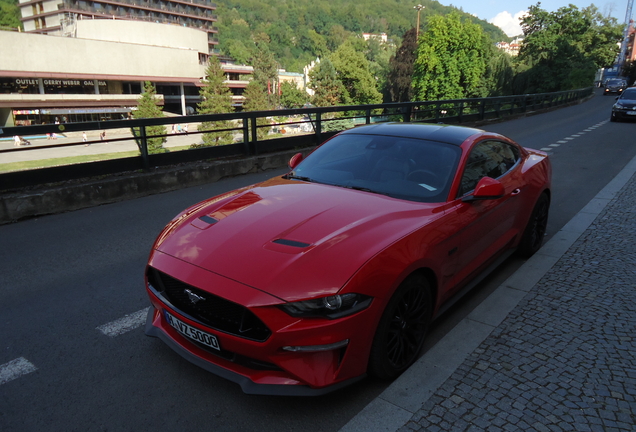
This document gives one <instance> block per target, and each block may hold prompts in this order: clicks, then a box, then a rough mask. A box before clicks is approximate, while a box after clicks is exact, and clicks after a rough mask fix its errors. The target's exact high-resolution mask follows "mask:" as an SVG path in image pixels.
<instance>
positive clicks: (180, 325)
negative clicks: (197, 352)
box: [164, 311, 221, 351]
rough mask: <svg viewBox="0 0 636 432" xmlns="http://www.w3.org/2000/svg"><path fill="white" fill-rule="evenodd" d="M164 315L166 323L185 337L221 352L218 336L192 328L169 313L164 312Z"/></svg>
mask: <svg viewBox="0 0 636 432" xmlns="http://www.w3.org/2000/svg"><path fill="white" fill-rule="evenodd" d="M164 314H165V317H166V321H168V324H170V325H171V326H172V327H174V328H175V330H177V331H178V332H179V333H181V334H182V335H184V336H185V337H187V338H190V339H192V340H194V341H197V342H199V343H201V344H203V345H205V346H209V347H210V348H214V349H215V350H219V351H220V350H221V347H220V346H219V340H218V339H217V338H216V336H214V335H211V334H209V333H206V332H203V331H201V330H199V329H197V328H195V327H192V326H191V325H188V324H186V323H184V322H183V321H181V320H180V319H178V318H175V317H173V316H172V315H170V314H169V313H168V312H167V311H164Z"/></svg>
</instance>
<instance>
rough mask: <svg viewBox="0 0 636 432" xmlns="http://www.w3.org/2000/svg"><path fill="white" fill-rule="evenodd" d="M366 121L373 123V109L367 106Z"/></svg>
mask: <svg viewBox="0 0 636 432" xmlns="http://www.w3.org/2000/svg"><path fill="white" fill-rule="evenodd" d="M366 121H367V124H371V109H369V108H367V112H366Z"/></svg>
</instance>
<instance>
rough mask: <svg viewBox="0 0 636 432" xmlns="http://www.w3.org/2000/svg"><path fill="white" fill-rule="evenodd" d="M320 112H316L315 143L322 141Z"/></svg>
mask: <svg viewBox="0 0 636 432" xmlns="http://www.w3.org/2000/svg"><path fill="white" fill-rule="evenodd" d="M321 134H322V113H319V112H317V113H316V144H320V143H321V142H322V137H321Z"/></svg>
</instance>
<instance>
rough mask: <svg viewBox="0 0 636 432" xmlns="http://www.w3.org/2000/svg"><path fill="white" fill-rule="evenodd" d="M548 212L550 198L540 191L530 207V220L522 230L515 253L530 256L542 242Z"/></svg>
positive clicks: (525, 256)
mask: <svg viewBox="0 0 636 432" xmlns="http://www.w3.org/2000/svg"><path fill="white" fill-rule="evenodd" d="M549 213H550V198H549V197H548V195H547V194H546V193H542V194H541V196H540V197H539V199H538V200H537V202H536V203H535V205H534V208H533V209H532V213H531V215H530V220H528V224H527V225H526V228H525V230H524V231H523V237H521V242H520V243H519V248H518V249H517V253H518V254H519V255H520V256H522V257H524V258H530V257H531V256H532V255H534V254H535V253H536V252H537V251H538V250H539V249H540V248H541V245H542V244H543V237H544V236H545V232H546V229H547V226H548V216H549Z"/></svg>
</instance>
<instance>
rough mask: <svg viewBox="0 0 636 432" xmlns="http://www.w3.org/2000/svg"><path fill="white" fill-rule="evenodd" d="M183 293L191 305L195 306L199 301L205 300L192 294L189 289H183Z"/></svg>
mask: <svg viewBox="0 0 636 432" xmlns="http://www.w3.org/2000/svg"><path fill="white" fill-rule="evenodd" d="M183 292H185V293H186V294H187V295H188V298H189V299H190V301H191V302H192V304H197V303H198V302H200V301H201V300H205V297H201V296H200V295H198V294H195V293H193V292H192V291H190V290H189V289H185V290H183Z"/></svg>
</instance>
